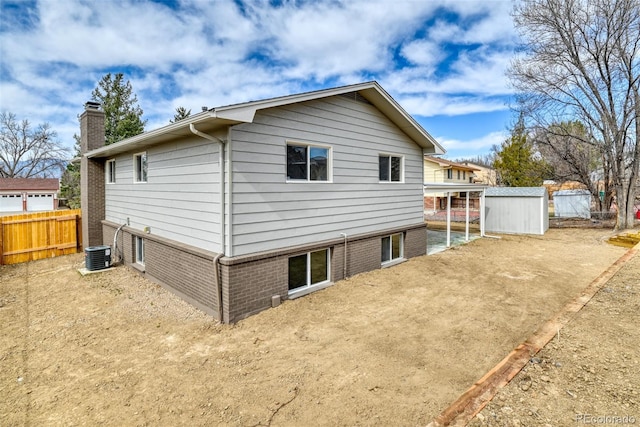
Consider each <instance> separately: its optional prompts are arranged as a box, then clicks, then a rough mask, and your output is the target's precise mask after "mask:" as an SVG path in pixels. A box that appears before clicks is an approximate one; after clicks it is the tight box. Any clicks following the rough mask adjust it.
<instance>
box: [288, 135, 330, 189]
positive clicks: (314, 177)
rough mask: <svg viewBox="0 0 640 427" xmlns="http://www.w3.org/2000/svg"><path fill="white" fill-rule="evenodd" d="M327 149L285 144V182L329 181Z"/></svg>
mask: <svg viewBox="0 0 640 427" xmlns="http://www.w3.org/2000/svg"><path fill="white" fill-rule="evenodd" d="M329 163H330V158H329V148H327V147H317V146H315V145H304V144H287V180H291V181H329V168H330V164H329Z"/></svg>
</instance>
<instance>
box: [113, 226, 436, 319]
mask: <svg viewBox="0 0 640 427" xmlns="http://www.w3.org/2000/svg"><path fill="white" fill-rule="evenodd" d="M118 226H119V225H118V224H114V223H111V222H109V221H102V228H103V232H102V234H103V244H105V245H111V246H112V245H113V237H114V234H115V230H116V229H117V228H118ZM395 233H403V234H404V257H405V258H413V257H416V256H421V255H425V254H426V248H427V230H426V227H425V225H424V224H417V225H415V226H412V227H402V228H396V229H388V230H385V231H382V232H377V233H369V234H366V235H358V236H348V240H347V269H346V276H347V277H349V276H353V275H356V274H359V273H364V272H367V271H372V270H377V269H379V268H380V267H381V262H380V253H381V245H382V237H384V236H388V235H391V234H395ZM135 236H140V237H143V238H144V239H145V264H144V266H140V265H137V264H136V263H135ZM320 249H329V250H330V265H331V271H330V275H329V277H330V278H331V281H332V282H337V281H339V280H342V279H344V278H345V269H344V250H345V244H344V239H343V238H338V239H333V240H328V241H323V242H318V243H314V244H309V245H303V246H297V247H292V248H286V249H281V250H276V251H269V252H263V253H257V254H252V255H245V256H239V257H232V258H227V257H222V258H220V260H219V264H220V265H219V268H220V278H221V282H222V319H220V314H219V313H220V311H219V310H218V286H217V284H216V277H215V269H214V262H213V260H214V258H215V257H216V255H217V254H215V253H213V252H209V251H203V250H200V249H198V248H194V247H192V246H188V245H183V244H180V243H178V242H175V241H172V240H169V239H164V238H161V237H158V236H154V235H152V234H145V233H142V232H140V231H138V230H134V229H131V228H129V227H123V228H122V229H121V230H120V232H119V234H118V238H117V250H114V255H113V256H114V258H118V257H119V256H120V254H122V256H123V257H124V259H123V263H124V264H125V265H129V266H132V267H134V268H135V269H136V270H138V271H139V272H141V274H144V275H145V276H147V277H148V278H150V279H151V280H154V281H156V282H157V283H159V284H161V285H162V286H164V287H166V288H167V289H169V290H170V291H172V292H174V293H176V294H177V295H179V296H180V297H181V298H183V299H185V300H186V301H187V302H189V303H191V304H193V305H194V306H196V307H198V308H199V309H201V310H203V311H205V312H207V313H209V314H212V315H213V316H215V317H216V318H217V319H219V320H222V321H223V322H225V323H234V322H237V321H238V320H241V319H244V318H246V317H248V316H250V315H252V314H255V313H258V312H260V311H262V310H265V309H267V308H270V307H271V306H272V303H273V297H274V296H276V295H278V296H280V298H281V299H283V300H284V299H287V298H288V265H289V258H290V257H292V256H296V255H301V254H304V253H307V252H311V251H315V250H320Z"/></svg>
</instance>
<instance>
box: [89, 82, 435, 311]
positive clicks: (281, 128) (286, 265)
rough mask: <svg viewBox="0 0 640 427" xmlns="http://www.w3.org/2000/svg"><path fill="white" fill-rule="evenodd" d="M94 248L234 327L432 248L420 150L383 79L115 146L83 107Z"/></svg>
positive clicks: (218, 112)
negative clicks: (107, 248)
mask: <svg viewBox="0 0 640 427" xmlns="http://www.w3.org/2000/svg"><path fill="white" fill-rule="evenodd" d="M81 128H82V129H81V130H82V132H81V134H82V151H83V158H82V162H83V164H82V185H83V188H82V208H83V221H84V224H83V233H84V234H83V236H84V238H85V241H84V246H85V247H88V246H94V245H103V244H104V245H111V246H113V245H114V242H115V248H114V254H115V256H116V257H118V256H121V257H122V261H123V263H124V264H126V265H130V266H131V267H133V268H135V269H137V270H138V271H140V272H142V273H143V274H144V275H145V276H147V277H148V278H150V279H152V280H155V281H156V282H158V283H160V284H162V285H163V286H165V287H167V288H169V289H170V290H172V291H173V292H175V293H176V294H178V295H179V296H181V297H182V298H184V299H185V300H187V301H188V302H190V303H192V304H193V305H195V306H197V307H199V308H201V309H202V310H204V311H206V312H207V313H210V314H212V315H213V316H215V317H217V318H218V319H220V320H222V321H224V322H235V321H237V320H239V319H242V318H244V317H247V316H249V315H251V314H253V313H257V312H259V311H261V310H264V309H266V308H268V307H271V306H272V305H277V304H279V303H280V301H281V300H282V299H287V298H295V297H297V296H301V295H304V294H306V293H309V292H311V291H314V290H317V289H321V288H323V287H326V286H329V285H330V284H332V283H334V282H336V281H338V280H341V279H343V278H345V277H348V276H352V275H354V274H358V273H362V272H365V271H370V270H374V269H378V268H381V267H384V266H389V265H393V264H395V263H397V262H400V261H402V260H404V259H407V258H411V257H415V256H419V255H424V254H425V253H426V228H425V224H424V222H423V189H422V187H423V183H422V180H423V156H424V154H440V153H443V152H444V150H443V149H442V147H440V146H439V145H438V144H437V142H436V141H435V140H434V139H433V138H432V137H431V136H430V135H429V134H428V133H427V132H426V131H425V130H424V129H423V128H422V127H421V126H420V125H419V124H418V123H417V122H416V121H415V120H414V119H413V118H412V117H411V116H409V115H408V114H407V113H406V112H405V111H404V110H403V109H402V108H401V107H400V106H399V105H398V104H397V103H396V101H394V100H393V99H392V98H391V97H390V96H389V95H388V94H387V93H386V92H385V91H384V90H383V89H382V88H381V87H380V86H379V85H378V83H376V82H368V83H362V84H357V85H351V86H345V87H338V88H332V89H326V90H321V91H316V92H308V93H302V94H297V95H291V96H285V97H280V98H272V99H267V100H262V101H253V102H247V103H243V104H236V105H230V106H225V107H219V108H214V109H210V110H208V111H204V112H202V113H199V114H196V115H194V116H191V117H189V118H187V119H184V120H181V121H178V122H176V123H172V124H170V125H167V126H165V127H162V128H159V129H156V130H153V131H150V132H146V133H144V134H141V135H138V136H135V137H132V138H129V139H126V140H123V141H120V142H118V143H116V144H112V145H109V146H104V115H103V113H102V111H101V110H100V106H99V105H96V104H92V103H87V107H86V110H85V112H84V113H83V114H82V116H81Z"/></svg>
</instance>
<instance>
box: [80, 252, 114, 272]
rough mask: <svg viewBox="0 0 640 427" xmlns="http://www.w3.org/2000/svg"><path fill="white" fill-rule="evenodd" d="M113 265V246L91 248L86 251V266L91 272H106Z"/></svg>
mask: <svg viewBox="0 0 640 427" xmlns="http://www.w3.org/2000/svg"><path fill="white" fill-rule="evenodd" d="M109 265H111V246H89V247H88V248H86V249H85V250H84V266H85V267H86V268H87V270H89V271H95V270H104V269H105V268H109Z"/></svg>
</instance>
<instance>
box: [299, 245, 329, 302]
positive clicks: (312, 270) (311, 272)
mask: <svg viewBox="0 0 640 427" xmlns="http://www.w3.org/2000/svg"><path fill="white" fill-rule="evenodd" d="M329 271H331V268H330V260H329V249H323V250H320V251H314V252H307V253H306V254H303V255H298V256H294V257H291V258H289V295H290V296H291V295H293V294H298V293H303V294H304V293H306V292H304V291H307V290H309V289H312V288H318V287H324V286H322V285H328V284H329V283H330V282H329Z"/></svg>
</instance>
